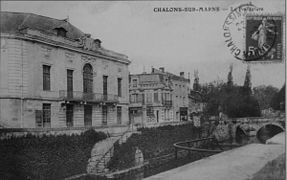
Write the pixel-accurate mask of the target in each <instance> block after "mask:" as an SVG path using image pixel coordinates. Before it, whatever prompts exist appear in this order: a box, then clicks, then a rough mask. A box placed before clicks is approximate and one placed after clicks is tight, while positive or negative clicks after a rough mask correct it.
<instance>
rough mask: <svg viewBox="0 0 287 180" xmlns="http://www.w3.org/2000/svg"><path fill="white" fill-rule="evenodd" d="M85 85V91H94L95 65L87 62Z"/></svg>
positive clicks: (84, 75) (84, 74)
mask: <svg viewBox="0 0 287 180" xmlns="http://www.w3.org/2000/svg"><path fill="white" fill-rule="evenodd" d="M83 87H84V93H92V92H93V67H92V66H91V65H90V64H85V66H84V68H83Z"/></svg>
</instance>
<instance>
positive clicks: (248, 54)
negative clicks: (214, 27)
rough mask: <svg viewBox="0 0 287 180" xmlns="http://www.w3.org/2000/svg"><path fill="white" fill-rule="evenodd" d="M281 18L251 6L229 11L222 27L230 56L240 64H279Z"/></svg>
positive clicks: (281, 49)
mask: <svg viewBox="0 0 287 180" xmlns="http://www.w3.org/2000/svg"><path fill="white" fill-rule="evenodd" d="M283 22H284V17H283V16H282V15H280V14H279V15H277V14H272V13H270V12H268V13H266V12H265V11H263V8H260V7H257V6H255V5H254V4H252V3H247V4H241V5H239V6H237V7H236V8H233V9H232V10H231V12H230V13H229V14H228V15H227V17H226V19H225V21H224V24H223V31H224V33H223V36H224V40H225V44H226V47H227V48H228V49H229V51H230V53H231V54H232V55H233V56H234V57H235V58H236V59H238V60H241V61H243V62H282V60H283V58H284V51H283V49H284V47H283V45H284V44H283V43H284V42H283V40H284V31H283Z"/></svg>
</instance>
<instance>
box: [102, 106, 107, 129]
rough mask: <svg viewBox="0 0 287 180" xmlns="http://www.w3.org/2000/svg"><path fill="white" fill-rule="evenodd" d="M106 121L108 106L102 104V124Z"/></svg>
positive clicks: (105, 123)
mask: <svg viewBox="0 0 287 180" xmlns="http://www.w3.org/2000/svg"><path fill="white" fill-rule="evenodd" d="M107 123H108V107H107V106H102V124H103V125H107Z"/></svg>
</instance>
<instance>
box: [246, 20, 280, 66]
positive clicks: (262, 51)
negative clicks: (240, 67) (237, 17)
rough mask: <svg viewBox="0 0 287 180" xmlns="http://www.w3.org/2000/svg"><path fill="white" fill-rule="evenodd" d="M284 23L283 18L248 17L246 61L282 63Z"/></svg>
mask: <svg viewBox="0 0 287 180" xmlns="http://www.w3.org/2000/svg"><path fill="white" fill-rule="evenodd" d="M282 21H283V17H282V16H273V15H267V16H264V15H247V16H246V31H245V33H246V36H245V52H246V53H245V61H282V57H283V54H282V53H283V52H282V49H283V48H282Z"/></svg>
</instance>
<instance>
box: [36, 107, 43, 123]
mask: <svg viewBox="0 0 287 180" xmlns="http://www.w3.org/2000/svg"><path fill="white" fill-rule="evenodd" d="M35 115H36V127H43V123H42V122H43V112H42V110H36V111H35Z"/></svg>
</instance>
